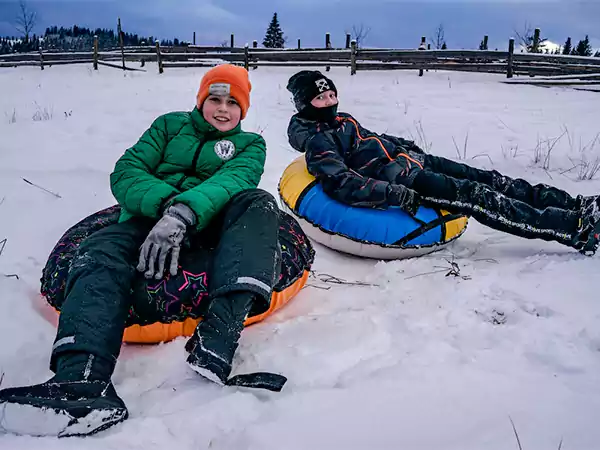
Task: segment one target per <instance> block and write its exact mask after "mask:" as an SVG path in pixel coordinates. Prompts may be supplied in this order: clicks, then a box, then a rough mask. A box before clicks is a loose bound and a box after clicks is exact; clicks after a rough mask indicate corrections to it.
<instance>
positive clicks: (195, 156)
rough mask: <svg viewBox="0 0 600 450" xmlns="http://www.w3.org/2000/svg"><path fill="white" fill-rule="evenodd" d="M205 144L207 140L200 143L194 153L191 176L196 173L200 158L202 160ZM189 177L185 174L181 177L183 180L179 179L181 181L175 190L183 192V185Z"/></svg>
mask: <svg viewBox="0 0 600 450" xmlns="http://www.w3.org/2000/svg"><path fill="white" fill-rule="evenodd" d="M204 144H206V140H204V141H200V144H199V145H198V148H197V149H196V152H195V153H194V157H193V158H192V167H191V168H190V172H189V174H190V175H193V174H195V173H196V164H198V158H200V152H201V151H202V147H204ZM188 176H189V175H186V174H185V173H184V174H183V175H182V176H181V178H180V179H179V181H178V182H177V185H176V186H175V188H176V189H177V190H178V191H180V190H181V186H183V183H184V182H185V180H187V178H188Z"/></svg>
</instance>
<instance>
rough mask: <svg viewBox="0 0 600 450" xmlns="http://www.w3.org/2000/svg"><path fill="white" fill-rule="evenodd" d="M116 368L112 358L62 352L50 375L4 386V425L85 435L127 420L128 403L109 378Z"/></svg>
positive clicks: (0, 404) (0, 420) (0, 405)
mask: <svg viewBox="0 0 600 450" xmlns="http://www.w3.org/2000/svg"><path fill="white" fill-rule="evenodd" d="M112 369H113V364H112V363H110V362H109V361H106V360H102V359H101V358H98V357H95V356H94V355H90V354H85V353H67V354H64V355H60V356H59V357H58V359H57V372H56V375H55V376H54V377H53V378H51V379H50V380H48V381H46V382H45V383H42V384H37V385H34V386H26V387H16V388H8V389H3V390H1V391H0V430H1V431H4V432H10V433H15V434H27V435H32V436H57V437H67V436H86V435H90V434H94V433H97V432H99V431H102V430H104V429H106V428H108V427H110V426H112V425H115V424H117V423H119V422H121V421H123V420H125V419H126V418H127V416H128V412H127V408H126V407H125V404H124V403H123V400H121V398H119V396H118V395H117V393H116V391H115V388H114V386H113V385H112V382H111V381H110V375H111V373H112Z"/></svg>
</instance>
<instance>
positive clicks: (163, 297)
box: [41, 205, 315, 344]
mask: <svg viewBox="0 0 600 450" xmlns="http://www.w3.org/2000/svg"><path fill="white" fill-rule="evenodd" d="M119 214H120V207H119V206H118V205H116V206H112V207H110V208H107V209H104V210H102V211H99V212H97V213H95V214H92V215H91V216H88V217H86V218H85V219H83V220H81V221H80V222H79V223H77V224H76V225H74V226H73V227H71V228H70V229H69V230H67V231H66V232H65V234H64V235H63V236H62V237H61V238H60V240H59V241H58V243H57V244H56V246H55V247H54V249H53V250H52V252H51V254H50V257H49V258H48V261H47V263H46V266H45V267H44V270H43V274H42V280H41V282H42V285H41V294H42V297H43V298H44V299H45V300H46V301H47V302H48V303H49V304H50V306H52V307H53V308H54V309H55V310H56V311H58V312H60V309H61V306H62V304H63V302H64V290H65V285H66V280H67V275H68V272H69V266H70V264H71V260H72V259H73V256H74V255H75V252H76V251H77V249H78V248H79V245H80V244H81V242H83V241H84V240H85V239H86V238H87V237H88V236H90V235H91V234H93V233H94V232H96V231H98V230H100V229H102V228H105V227H107V226H109V225H112V224H115V223H117V222H118V218H119ZM279 245H280V247H281V256H282V262H281V273H280V275H279V280H278V282H277V284H276V285H275V286H274V288H273V295H272V297H271V302H270V306H269V308H268V310H267V311H264V310H263V311H250V315H249V317H248V319H247V320H246V322H245V325H246V326H247V325H251V324H253V323H256V322H259V321H261V320H263V319H264V318H266V317H268V316H269V315H271V314H273V313H274V312H275V311H277V310H279V309H280V308H282V307H283V306H285V305H286V304H287V303H288V302H289V301H290V300H291V299H292V298H293V297H294V296H295V295H296V294H298V292H300V290H301V289H302V288H303V287H304V285H305V284H306V280H307V279H308V276H309V272H310V268H311V266H312V263H313V261H314V255H315V253H314V250H313V248H312V246H311V244H310V241H309V239H308V237H307V236H306V235H305V234H304V232H303V231H302V229H301V228H300V226H299V225H298V223H297V222H296V220H295V219H294V218H293V217H292V216H290V215H288V214H287V213H285V212H283V211H280V214H279ZM208 251H209V250H204V249H197V250H196V249H194V251H190V252H187V255H185V254H184V253H183V252H182V255H181V258H180V265H181V270H180V271H179V273H178V274H177V276H175V277H171V276H170V275H167V276H166V278H165V279H163V280H159V281H156V280H146V279H145V278H144V277H143V276H142V275H141V274H140V275H139V276H136V277H135V280H134V283H133V286H132V294H131V295H132V296H133V299H132V300H133V301H132V305H133V306H132V307H131V309H130V311H129V316H128V319H127V324H126V325H127V327H126V329H125V334H124V337H123V341H124V342H127V343H133V344H153V343H159V342H166V341H170V340H172V339H175V338H177V337H179V336H191V335H192V333H193V332H194V329H195V328H196V325H197V324H198V322H199V321H200V320H202V315H203V314H204V313H205V312H206V307H207V301H206V300H207V298H208V288H207V279H208V277H210V267H209V266H208V261H210V259H209V258H206V257H203V255H206V254H207V253H202V252H208ZM136 305H141V306H139V307H136ZM148 305H150V306H148ZM54 317H56V315H54Z"/></svg>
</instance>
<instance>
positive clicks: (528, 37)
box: [513, 22, 533, 48]
mask: <svg viewBox="0 0 600 450" xmlns="http://www.w3.org/2000/svg"><path fill="white" fill-rule="evenodd" d="M513 31H514V32H515V35H516V36H517V41H518V42H519V43H520V44H521V45H522V46H523V47H525V48H530V47H531V46H532V44H533V28H531V25H530V24H529V23H528V22H525V24H524V25H523V31H521V32H518V31H517V30H515V29H513Z"/></svg>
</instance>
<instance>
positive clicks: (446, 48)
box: [442, 41, 448, 50]
mask: <svg viewBox="0 0 600 450" xmlns="http://www.w3.org/2000/svg"><path fill="white" fill-rule="evenodd" d="M442 50H448V46H447V45H446V41H444V43H443V44H442Z"/></svg>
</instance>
